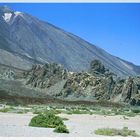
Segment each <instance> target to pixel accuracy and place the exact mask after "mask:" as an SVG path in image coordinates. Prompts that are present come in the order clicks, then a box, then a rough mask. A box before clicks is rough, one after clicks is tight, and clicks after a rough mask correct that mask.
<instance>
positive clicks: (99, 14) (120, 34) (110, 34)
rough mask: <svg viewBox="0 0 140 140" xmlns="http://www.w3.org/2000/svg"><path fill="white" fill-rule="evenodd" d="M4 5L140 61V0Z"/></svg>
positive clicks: (139, 63) (124, 57) (127, 58)
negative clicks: (133, 0) (139, 1)
mask: <svg viewBox="0 0 140 140" xmlns="http://www.w3.org/2000/svg"><path fill="white" fill-rule="evenodd" d="M0 5H3V4H2V3H1V4H0ZM4 5H8V6H10V7H11V8H13V9H14V10H18V11H22V12H26V13H29V14H31V15H33V16H36V17H38V18H39V19H42V20H44V21H47V22H49V23H52V24H54V25H56V26H58V27H60V28H63V29H64V30H66V31H69V32H71V33H74V34H76V35H78V36H80V37H82V38H83V39H85V40H87V41H89V42H90V43H92V44H94V45H97V46H99V47H101V48H103V49H104V50H106V51H107V52H109V53H111V54H113V55H115V56H118V57H120V58H123V59H125V60H128V61H130V62H133V63H135V64H137V65H140V4H132V3H129V4H127V3H124V4H119V3H116V4H115V3H112V4H109V3H102V4H101V3H100V4H98V3H92V4H91V3H90V4H85V3H83V4H82V3H79V4H72V3H71V4H62V3H59V4H57V3H55V4H49V3H46V4H44V3H43V4H38V3H37V4H29V3H28V4H25V3H20V4H15V3H11V4H8V3H6V4H4Z"/></svg>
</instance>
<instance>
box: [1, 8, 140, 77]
mask: <svg viewBox="0 0 140 140" xmlns="http://www.w3.org/2000/svg"><path fill="white" fill-rule="evenodd" d="M94 59H97V60H100V61H101V62H102V63H103V64H104V65H105V67H106V68H108V69H109V70H110V71H111V72H113V73H115V74H117V75H119V76H128V75H137V74H140V67H139V66H136V65H134V64H132V63H130V62H127V61H125V60H122V59H120V58H117V57H115V56H113V55H111V54H109V53H107V52H106V51H104V50H103V49H101V48H99V47H96V46H95V45H92V44H91V43H89V42H87V41H85V40H83V39H81V38H80V37H78V36H76V35H73V34H71V33H69V32H66V31H64V30H63V29H60V28H58V27H56V26H54V25H52V24H50V23H48V22H44V21H41V20H39V19H37V18H35V17H33V16H31V15H29V14H26V13H22V12H18V11H14V10H12V9H10V8H9V7H7V6H2V7H0V64H5V65H7V66H12V67H16V68H20V69H29V68H31V66H32V64H38V63H41V64H43V63H50V62H55V63H59V64H61V65H63V66H64V67H65V68H67V69H68V70H70V71H87V70H88V68H89V65H90V62H91V61H92V60H94Z"/></svg>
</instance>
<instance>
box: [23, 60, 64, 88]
mask: <svg viewBox="0 0 140 140" xmlns="http://www.w3.org/2000/svg"><path fill="white" fill-rule="evenodd" d="M24 75H25V78H27V82H26V84H27V85H28V84H31V85H32V86H33V87H39V88H49V87H51V86H53V85H54V84H56V83H57V82H59V81H61V80H63V79H66V78H67V71H66V70H65V69H64V68H63V67H62V66H61V65H58V64H55V63H52V64H45V65H43V66H42V65H34V66H33V67H32V69H31V70H30V71H28V72H26V73H24Z"/></svg>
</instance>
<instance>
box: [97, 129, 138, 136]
mask: <svg viewBox="0 0 140 140" xmlns="http://www.w3.org/2000/svg"><path fill="white" fill-rule="evenodd" d="M95 134H97V135H105V136H124V137H126V136H134V137H138V136H139V135H138V134H137V133H136V132H135V130H129V129H128V127H124V128H123V129H115V128H101V129H97V130H95Z"/></svg>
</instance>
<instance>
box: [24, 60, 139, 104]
mask: <svg viewBox="0 0 140 140" xmlns="http://www.w3.org/2000/svg"><path fill="white" fill-rule="evenodd" d="M94 62H95V61H94ZM96 62H97V63H93V62H92V64H93V65H91V68H92V69H91V70H93V71H92V72H93V73H94V71H98V74H97V75H94V74H90V73H87V72H79V73H76V72H68V71H67V70H65V69H63V67H62V66H61V65H57V64H46V65H44V66H40V65H37V66H33V68H32V69H31V71H29V72H28V73H26V77H27V79H28V80H27V83H26V84H29V85H32V86H33V87H39V88H41V89H46V93H47V94H49V95H52V96H53V97H56V98H61V99H69V100H89V101H95V100H108V101H114V102H125V103H129V104H131V105H139V104H140V78H139V77H128V78H126V79H120V78H117V79H116V78H115V79H114V78H113V76H114V75H113V74H111V73H110V74H103V73H105V67H104V66H103V65H102V64H101V63H100V62H99V61H96ZM94 64H95V65H94Z"/></svg>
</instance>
